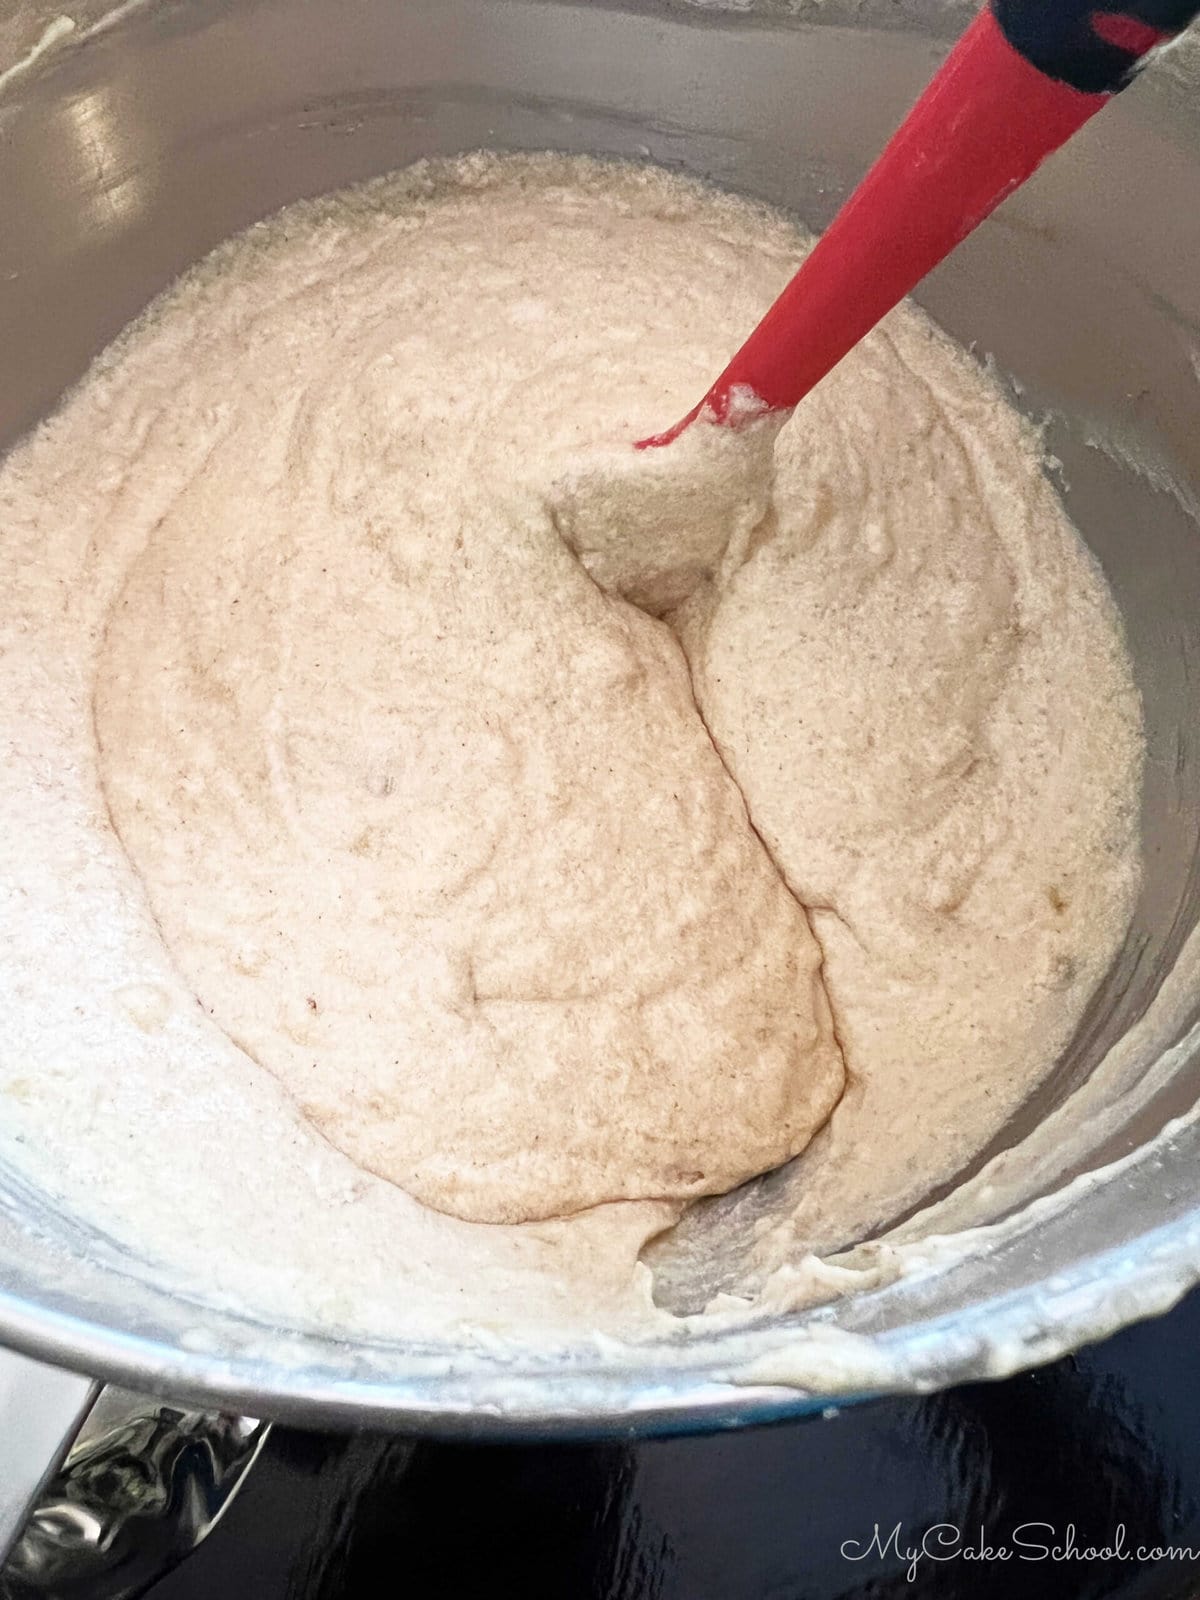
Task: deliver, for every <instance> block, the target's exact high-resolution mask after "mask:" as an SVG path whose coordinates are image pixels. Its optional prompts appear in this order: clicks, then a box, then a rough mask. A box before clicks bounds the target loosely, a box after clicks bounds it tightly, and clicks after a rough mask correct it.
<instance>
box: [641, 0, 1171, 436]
mask: <svg viewBox="0 0 1200 1600" xmlns="http://www.w3.org/2000/svg"><path fill="white" fill-rule="evenodd" d="M1197 11H1200V0H1128V3H1127V4H1126V5H1125V7H1124V9H1122V10H1120V11H1117V10H1109V9H1106V8H1105V7H1104V6H1103V4H1101V6H1100V7H1099V8H1098V9H1093V7H1092V6H1091V5H1090V4H1087V3H1086V0H992V3H991V4H990V5H988V6H987V7H986V8H985V9H984V10H983V11H981V12H980V14H979V15H978V16H977V17H976V18H975V21H974V22H973V23H972V24H971V26H970V27H969V28H968V29H967V31H966V33H965V34H964V35H963V36H962V38H961V39H960V40H959V42H958V44H957V45H956V46H955V47H954V49H953V51H952V52H951V53H950V55H949V57H948V58H947V60H946V62H945V64H944V65H943V66H942V67H941V69H940V70H939V72H938V73H937V75H936V76H935V77H934V79H933V81H932V82H931V83H930V85H929V87H928V88H927V89H926V90H925V92H924V94H923V95H922V96H921V98H920V99H919V100H918V101H917V103H916V105H915V106H914V107H913V109H912V110H911V111H910V112H909V114H908V116H907V117H906V118H905V120H904V122H903V123H902V124H901V126H900V128H899V130H898V131H897V133H896V134H895V135H894V136H893V138H892V140H891V142H890V144H888V146H887V148H886V149H885V150H884V152H883V154H882V155H881V156H880V157H879V159H878V161H877V162H876V163H875V165H874V166H873V167H872V168H871V170H870V172H869V173H868V174H867V176H866V177H865V178H864V179H863V181H862V183H861V184H860V185H859V186H858V188H857V189H856V190H855V191H854V193H853V194H852V195H851V197H850V199H849V200H848V201H847V202H846V204H845V205H844V206H843V207H842V209H841V211H840V212H839V213H838V215H837V217H836V218H835V219H834V222H833V224H832V225H831V226H830V227H829V228H828V229H827V231H826V232H825V233H824V234H823V235H822V237H821V239H820V240H819V242H818V243H817V245H816V247H815V248H814V250H813V251H812V253H811V254H810V255H809V256H808V258H807V259H806V261H805V262H804V265H803V266H802V267H801V268H800V270H799V272H797V273H796V276H795V277H794V278H793V279H792V281H791V282H790V283H789V284H788V286H787V288H786V289H785V290H784V291H783V293H782V294H781V295H780V296H779V299H778V300H776V302H775V304H774V305H773V306H772V307H771V309H770V310H769V311H768V312H767V314H766V316H765V317H764V318H763V320H762V321H761V322H760V323H759V325H758V327H757V328H755V330H754V332H753V333H752V334H751V335H750V337H749V339H747V340H746V343H745V344H744V345H743V346H742V348H741V349H740V350H739V351H738V353H737V354H736V355H735V356H734V358H733V360H732V361H731V362H730V363H729V365H728V366H727V367H726V368H725V371H724V372H723V373H722V374H721V376H720V377H719V378H718V379H717V381H716V383H714V384H713V386H712V388H711V389H710V390H709V391H708V393H707V394H706V395H705V396H704V398H703V399H702V400H701V401H700V402H699V404H698V405H696V406H695V407H694V408H693V410H692V411H690V412H689V413H688V415H687V416H686V417H684V418H683V419H682V421H680V422H677V423H676V424H675V426H674V427H673V428H669V429H668V430H667V431H666V432H665V433H660V434H655V435H654V436H653V437H651V438H649V439H642V440H639V441H638V448H639V449H644V448H646V447H648V446H652V445H664V444H669V443H670V442H671V440H672V439H674V438H676V437H677V436H678V435H679V434H680V433H681V432H682V431H683V429H684V428H686V427H687V426H688V424H689V423H690V422H693V421H694V420H695V419H696V418H697V417H698V416H700V415H701V413H703V414H704V415H705V417H706V418H707V419H708V420H711V421H713V422H716V423H721V424H724V425H726V426H729V427H735V428H736V427H737V426H739V424H741V423H744V422H745V421H748V420H749V419H750V418H751V417H753V416H761V415H762V414H763V413H764V412H787V411H790V410H792V408H793V407H794V406H796V405H798V404H799V403H800V401H801V400H803V398H804V396H805V395H806V394H807V393H808V392H809V390H810V389H812V388H814V387H815V385H816V384H818V383H819V382H820V381H821V379H822V378H823V377H824V376H825V374H826V373H827V372H829V371H830V369H831V368H833V367H835V366H836V365H837V363H838V362H839V361H840V360H841V359H842V357H843V356H844V355H845V354H846V353H847V352H848V351H849V350H851V349H853V347H854V346H855V345H856V344H857V343H858V341H859V340H860V339H861V338H862V337H863V335H864V334H865V333H867V332H868V331H869V330H870V329H871V328H873V327H874V326H875V324H876V323H877V322H878V321H879V319H880V318H881V317H882V316H883V315H884V313H885V312H887V311H890V310H891V308H892V307H893V306H894V305H895V304H896V303H897V302H898V301H899V300H901V299H903V297H904V296H905V295H906V294H908V292H909V291H910V290H911V289H912V288H914V286H915V285H916V284H917V283H919V282H920V280H921V279H922V278H923V277H924V276H925V274H926V273H927V272H929V271H930V269H931V268H933V267H935V266H936V265H937V264H938V262H939V261H941V259H942V258H943V256H946V255H948V254H949V253H950V251H951V250H953V249H954V247H955V245H956V244H958V243H960V242H961V240H963V239H965V238H966V236H967V235H968V234H969V233H970V232H971V231H972V229H974V228H975V227H977V226H978V224H979V223H981V222H982V221H983V219H984V218H985V217H986V216H987V215H988V214H989V213H990V212H991V211H993V210H994V209H995V207H996V206H998V205H999V204H1000V202H1001V201H1002V200H1003V199H1004V198H1005V197H1006V196H1007V195H1010V194H1011V193H1012V192H1013V190H1014V189H1017V188H1019V187H1020V185H1021V184H1022V183H1024V181H1025V179H1026V178H1028V177H1029V175H1030V174H1031V173H1032V172H1033V171H1035V169H1036V168H1037V167H1039V166H1040V165H1041V163H1042V162H1043V161H1044V160H1045V159H1046V157H1047V156H1048V155H1050V154H1051V153H1052V152H1053V151H1055V150H1057V149H1058V147H1059V146H1060V145H1061V144H1064V143H1065V142H1066V141H1067V140H1068V139H1069V138H1070V137H1071V135H1072V134H1073V133H1075V132H1076V131H1077V130H1078V129H1079V128H1081V127H1082V126H1083V124H1084V123H1085V122H1086V121H1087V120H1088V119H1089V117H1093V116H1095V114H1096V112H1097V111H1100V110H1101V109H1102V108H1103V107H1104V106H1105V105H1107V104H1108V102H1109V100H1110V99H1111V98H1112V97H1113V95H1114V94H1116V93H1117V92H1118V91H1119V90H1121V89H1123V88H1124V87H1125V85H1126V84H1127V83H1128V82H1129V80H1130V79H1131V77H1132V76H1133V74H1134V72H1135V70H1136V69H1137V66H1138V64H1139V62H1140V61H1141V59H1142V57H1143V56H1144V55H1145V54H1146V53H1147V51H1149V50H1152V49H1153V48H1154V47H1155V46H1156V45H1159V44H1162V43H1164V42H1165V41H1166V40H1168V39H1170V38H1171V37H1172V36H1173V35H1174V34H1176V33H1177V32H1179V31H1180V30H1181V29H1182V28H1184V27H1185V26H1186V25H1187V23H1188V22H1189V21H1190V20H1191V18H1192V17H1193V16H1194V15H1196V13H1197Z"/></svg>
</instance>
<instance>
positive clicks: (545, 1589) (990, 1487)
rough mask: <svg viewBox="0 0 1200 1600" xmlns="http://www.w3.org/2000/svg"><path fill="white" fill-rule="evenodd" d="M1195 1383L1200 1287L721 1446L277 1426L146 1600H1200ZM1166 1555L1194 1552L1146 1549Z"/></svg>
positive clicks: (1199, 1422)
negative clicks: (236, 1492)
mask: <svg viewBox="0 0 1200 1600" xmlns="http://www.w3.org/2000/svg"><path fill="white" fill-rule="evenodd" d="M1198 1378H1200V1293H1197V1294H1196V1295H1193V1296H1192V1297H1190V1298H1189V1299H1188V1300H1185V1301H1184V1302H1183V1304H1182V1305H1180V1306H1179V1307H1177V1308H1176V1310H1175V1311H1174V1312H1173V1313H1171V1314H1170V1315H1169V1316H1167V1317H1163V1318H1161V1319H1159V1320H1158V1321H1155V1322H1149V1323H1143V1324H1141V1325H1140V1326H1138V1327H1135V1328H1130V1329H1126V1330H1125V1332H1123V1333H1120V1334H1118V1335H1117V1336H1116V1337H1115V1338H1113V1339H1110V1340H1108V1341H1107V1342H1106V1343H1104V1344H1102V1345H1097V1346H1095V1347H1093V1348H1091V1349H1087V1350H1083V1351H1080V1352H1079V1353H1078V1354H1077V1355H1074V1356H1070V1357H1067V1358H1066V1359H1064V1360H1062V1361H1059V1362H1057V1363H1055V1365H1053V1366H1051V1367H1046V1368H1043V1369H1042V1370H1041V1371H1038V1372H1033V1373H1027V1374H1024V1375H1022V1376H1020V1377H1017V1378H1012V1379H1009V1380H1007V1381H1005V1382H1003V1383H986V1384H972V1385H968V1386H966V1387H963V1388H959V1389H953V1390H949V1391H947V1392H946V1393H944V1394H939V1395H930V1396H926V1397H923V1398H920V1399H902V1400H893V1399H887V1400H878V1401H873V1402H870V1403H867V1404H863V1405H859V1406H853V1407H850V1408H849V1409H847V1410H844V1411H841V1412H839V1413H838V1414H837V1415H835V1416H832V1417H812V1418H809V1419H806V1420H803V1421H799V1422H794V1423H781V1424H777V1425H775V1426H772V1427H768V1428H757V1429H751V1430H747V1431H743V1432H733V1433H725V1434H721V1435H715V1436H710V1437H695V1436H690V1437H685V1438H676V1439H658V1440H647V1441H642V1442H633V1441H631V1442H629V1443H608V1444H604V1445H581V1444H557V1443H556V1444H552V1445H537V1444H528V1445H496V1444H479V1445H473V1444H462V1443H457V1444H449V1443H439V1442H428V1441H422V1442H419V1443H414V1442H411V1441H407V1440H403V1439H392V1438H383V1437H378V1436H374V1435H369V1434H361V1435H356V1436H350V1437H338V1436H333V1435H322V1434H316V1433H304V1432H300V1431H298V1430H294V1429H283V1428H280V1429H277V1430H276V1431H275V1432H274V1433H273V1435H272V1437H271V1439H270V1440H269V1442H268V1445H267V1447H266V1451H265V1453H264V1456H263V1458H262V1459H261V1460H260V1461H259V1463H258V1465H257V1466H256V1468H255V1470H254V1472H253V1473H252V1474H251V1477H250V1479H249V1480H248V1482H247V1486H246V1488H245V1490H244V1491H243V1493H242V1494H241V1496H240V1497H239V1498H238V1499H237V1500H236V1501H235V1503H234V1505H233V1506H232V1508H231V1510H230V1512H229V1515H228V1516H227V1517H226V1519H225V1520H224V1521H223V1522H222V1523H221V1524H220V1525H219V1526H218V1527H217V1529H216V1530H215V1531H214V1532H213V1534H212V1535H211V1536H210V1537H209V1539H208V1540H207V1541H206V1543H205V1544H204V1545H202V1546H201V1548H200V1549H199V1550H198V1551H197V1552H196V1553H195V1554H194V1555H193V1556H191V1557H190V1558H189V1559H188V1560H187V1561H186V1562H185V1563H184V1565H183V1566H182V1567H180V1568H178V1569H177V1570H176V1572H174V1573H173V1574H171V1575H170V1576H168V1577H167V1578H165V1579H163V1580H162V1581H160V1582H159V1583H158V1584H156V1585H155V1586H154V1588H153V1589H152V1590H151V1591H150V1595H151V1597H152V1600H221V1597H225V1596H228V1597H229V1600H242V1597H246V1600H285V1597H286V1600H302V1597H303V1600H309V1597H312V1600H341V1597H343V1596H345V1597H347V1600H372V1597H374V1596H376V1595H378V1596H385V1595H386V1596H388V1597H400V1596H403V1597H404V1600H475V1597H479V1600H483V1597H485V1596H486V1597H487V1600H498V1597H506V1596H509V1595H511V1596H513V1597H514V1600H835V1597H836V1600H892V1597H900V1596H908V1597H913V1600H952V1597H958V1596H963V1597H965V1596H970V1597H971V1600H1010V1597H1011V1600H1084V1597H1087V1600H1099V1597H1101V1596H1116V1597H1120V1600H1196V1597H1197V1596H1200V1381H1198ZM876 1524H878V1527H879V1533H880V1541H881V1542H882V1543H884V1544H885V1545H886V1544H887V1542H888V1539H889V1536H890V1535H891V1533H892V1530H893V1529H894V1528H895V1527H896V1525H897V1524H899V1525H900V1534H899V1541H898V1542H900V1543H901V1544H903V1545H904V1546H912V1545H920V1544H921V1542H922V1536H923V1534H925V1531H926V1530H927V1529H930V1528H933V1527H934V1526H935V1525H938V1524H944V1525H948V1526H947V1527H946V1528H945V1529H944V1531H943V1535H942V1537H944V1538H945V1539H946V1540H948V1541H950V1542H949V1543H947V1544H945V1545H941V1546H938V1544H937V1539H938V1537H939V1535H937V1534H934V1535H932V1537H931V1539H930V1541H929V1547H930V1549H931V1550H935V1551H937V1553H940V1554H941V1555H943V1556H947V1557H948V1559H943V1560H934V1559H932V1557H931V1556H929V1557H922V1558H921V1559H919V1560H918V1561H917V1563H916V1570H915V1575H914V1576H913V1578H912V1579H911V1580H910V1579H909V1577H908V1575H907V1573H906V1570H905V1569H906V1567H907V1564H908V1563H907V1560H906V1558H905V1557H904V1556H898V1555H896V1554H895V1553H893V1551H892V1550H889V1551H888V1553H887V1554H885V1555H884V1556H882V1557H881V1556H880V1555H879V1554H878V1553H877V1552H876V1551H875V1550H872V1549H871V1540H872V1535H873V1533H874V1530H875V1526H876ZM1122 1526H1123V1527H1124V1535H1123V1539H1124V1546H1125V1549H1126V1550H1127V1551H1128V1552H1129V1554H1128V1555H1127V1556H1124V1557H1117V1556H1113V1555H1109V1556H1107V1557H1099V1558H1096V1559H1091V1560H1088V1559H1081V1558H1080V1556H1079V1555H1078V1554H1077V1555H1075V1556H1071V1557H1069V1558H1068V1557H1062V1558H1060V1559H1058V1560H1053V1559H1050V1558H1049V1557H1041V1555H1040V1549H1039V1547H1047V1546H1053V1545H1057V1546H1059V1547H1060V1548H1061V1547H1064V1546H1067V1545H1068V1544H1069V1543H1071V1544H1073V1546H1074V1548H1075V1550H1076V1551H1077V1552H1085V1551H1086V1547H1087V1546H1088V1545H1095V1546H1110V1545H1112V1544H1113V1543H1114V1541H1116V1540H1118V1538H1120V1537H1121V1536H1120V1535H1119V1532H1118V1530H1119V1529H1120V1528H1121V1527H1122ZM1072 1528H1073V1529H1074V1532H1073V1534H1072V1532H1071V1530H1072ZM956 1540H960V1542H959V1543H958V1545H957V1549H956V1547H955V1541H956ZM1018 1540H1020V1541H1023V1544H1022V1545H1021V1546H1020V1547H1018V1545H1017V1541H1018ZM847 1541H856V1543H855V1544H854V1545H853V1546H851V1545H849V1544H847V1554H843V1553H842V1546H843V1544H846V1543H847ZM981 1544H982V1545H986V1546H990V1547H991V1550H990V1553H988V1552H986V1551H982V1552H981ZM1164 1545H1176V1546H1189V1545H1190V1546H1191V1548H1192V1550H1193V1551H1194V1552H1195V1554H1194V1555H1192V1556H1182V1557H1181V1556H1178V1555H1177V1556H1175V1557H1173V1558H1167V1559H1154V1558H1152V1557H1146V1558H1143V1559H1139V1558H1138V1555H1137V1551H1138V1547H1139V1546H1150V1547H1153V1546H1164ZM1004 1546H1007V1547H1009V1549H1010V1550H1011V1551H1012V1554H1010V1555H1009V1557H1008V1559H1007V1560H1005V1559H1004V1558H1003V1557H1002V1556H1001V1555H1000V1554H999V1553H998V1552H999V1550H1000V1549H1001V1548H1002V1547H1004ZM860 1549H861V1555H860V1559H857V1560H853V1559H850V1558H849V1557H850V1555H852V1554H854V1553H856V1552H858V1551H859V1550H860ZM1022 1557H1025V1559H1022ZM1035 1558H1036V1559H1035Z"/></svg>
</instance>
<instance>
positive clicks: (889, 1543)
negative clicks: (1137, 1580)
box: [841, 1522, 1200, 1583]
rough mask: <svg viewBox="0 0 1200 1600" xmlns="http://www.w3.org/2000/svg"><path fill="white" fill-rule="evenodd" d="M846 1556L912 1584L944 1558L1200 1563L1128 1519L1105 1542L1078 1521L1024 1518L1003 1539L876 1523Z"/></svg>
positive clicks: (1197, 1554) (942, 1527)
mask: <svg viewBox="0 0 1200 1600" xmlns="http://www.w3.org/2000/svg"><path fill="white" fill-rule="evenodd" d="M841 1553H842V1557H843V1559H844V1560H846V1561H850V1562H862V1563H866V1564H883V1565H886V1566H889V1567H895V1566H896V1565H897V1564H899V1565H901V1566H902V1567H903V1568H904V1572H905V1576H906V1577H907V1579H908V1581H909V1582H910V1583H915V1582H916V1579H917V1576H918V1574H919V1573H920V1571H921V1569H922V1567H925V1566H932V1565H934V1564H936V1563H938V1562H950V1561H953V1562H960V1563H962V1564H963V1565H973V1566H988V1567H990V1566H1003V1565H1005V1564H1011V1565H1012V1566H1014V1567H1016V1566H1019V1565H1021V1564H1022V1563H1048V1564H1054V1563H1063V1564H1067V1563H1072V1562H1083V1563H1100V1562H1117V1561H1128V1562H1135V1563H1138V1564H1139V1565H1140V1564H1150V1563H1154V1562H1160V1561H1181V1562H1193V1563H1200V1549H1194V1548H1192V1547H1190V1546H1187V1545H1167V1544H1164V1545H1148V1544H1134V1543H1132V1542H1131V1540H1130V1538H1129V1532H1128V1529H1127V1528H1126V1526H1125V1524H1124V1523H1123V1522H1119V1523H1118V1524H1117V1525H1116V1527H1114V1528H1113V1529H1112V1531H1111V1533H1106V1534H1105V1535H1104V1537H1103V1539H1102V1540H1097V1539H1096V1538H1095V1537H1094V1536H1089V1537H1084V1536H1083V1535H1082V1534H1081V1532H1080V1530H1079V1529H1078V1528H1077V1527H1076V1526H1075V1524H1074V1523H1073V1522H1068V1523H1065V1524H1063V1525H1061V1526H1058V1525H1056V1524H1054V1523H1052V1522H1022V1523H1019V1524H1018V1525H1017V1526H1016V1527H1014V1528H1011V1529H1009V1530H1008V1531H1007V1532H1006V1533H1005V1535H1004V1537H1003V1538H998V1537H997V1534H996V1531H995V1530H994V1529H993V1530H985V1529H983V1528H959V1527H957V1526H956V1525H955V1524H954V1523H952V1522H936V1523H934V1524H933V1525H932V1526H930V1527H927V1528H922V1529H912V1530H909V1529H906V1528H905V1526H904V1524H903V1523H902V1522H897V1523H896V1524H895V1525H894V1526H892V1527H890V1528H885V1527H883V1526H882V1525H881V1524H880V1523H878V1522H877V1523H875V1524H874V1526H873V1527H872V1528H871V1529H870V1531H869V1532H867V1533H865V1534H863V1535H862V1536H860V1537H858V1538H854V1539H844V1540H843V1541H842V1544H841Z"/></svg>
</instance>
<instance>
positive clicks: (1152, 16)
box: [992, 0, 1200, 94]
mask: <svg viewBox="0 0 1200 1600" xmlns="http://www.w3.org/2000/svg"><path fill="white" fill-rule="evenodd" d="M992 11H993V13H994V14H995V17H996V21H997V22H998V23H999V24H1000V28H1001V31H1002V32H1003V34H1004V36H1005V38H1006V39H1007V40H1008V42H1009V44H1011V45H1012V46H1013V48H1014V49H1015V50H1018V51H1019V52H1020V53H1021V55H1023V56H1024V57H1025V59H1026V60H1027V61H1029V62H1031V63H1032V64H1033V65H1034V66H1035V67H1037V68H1038V70H1039V71H1040V72H1044V73H1045V74H1046V76H1047V77H1048V78H1058V79H1060V80H1061V81H1062V82H1063V83H1069V84H1070V85H1071V86H1072V88H1075V89H1083V90H1085V91H1086V92H1087V93H1089V94H1111V93H1115V92H1116V91H1117V90H1119V89H1123V88H1124V87H1125V85H1126V84H1127V83H1128V82H1129V81H1130V79H1131V78H1132V77H1133V75H1134V73H1135V72H1136V71H1137V68H1138V63H1139V62H1140V61H1141V59H1142V57H1143V56H1144V55H1145V54H1146V52H1147V51H1148V50H1152V49H1153V48H1154V47H1155V45H1159V44H1165V43H1166V41H1167V40H1168V39H1171V38H1174V36H1175V35H1176V34H1177V33H1180V32H1182V30H1183V29H1184V28H1186V27H1187V25H1188V23H1189V22H1190V21H1191V20H1192V18H1193V17H1194V16H1196V15H1197V14H1198V13H1200V0H1113V4H1112V5H1111V6H1109V5H1107V4H1106V3H1105V0H1090V3H1089V0H992Z"/></svg>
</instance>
